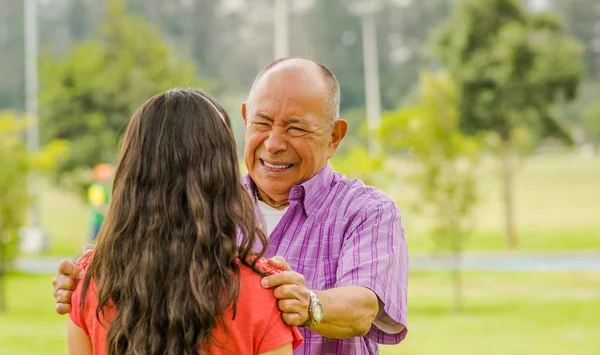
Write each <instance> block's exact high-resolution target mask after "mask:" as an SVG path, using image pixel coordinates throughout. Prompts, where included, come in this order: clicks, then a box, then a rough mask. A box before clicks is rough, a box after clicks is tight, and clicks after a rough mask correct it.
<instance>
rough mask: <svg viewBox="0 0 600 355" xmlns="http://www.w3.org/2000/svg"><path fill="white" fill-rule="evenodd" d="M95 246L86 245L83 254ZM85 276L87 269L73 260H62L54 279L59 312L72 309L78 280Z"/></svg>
mask: <svg viewBox="0 0 600 355" xmlns="http://www.w3.org/2000/svg"><path fill="white" fill-rule="evenodd" d="M93 248H94V247H93V246H91V245H86V246H85V247H84V248H83V255H85V254H86V253H89V252H92V251H93ZM84 276H85V271H84V270H83V269H82V268H80V267H79V266H77V264H76V263H75V262H74V261H72V260H67V259H65V260H62V261H61V262H60V264H58V271H57V272H56V276H54V278H53V279H52V286H54V298H55V300H56V306H55V310H56V313H58V314H61V315H62V314H67V313H69V312H70V311H71V297H72V296H73V291H75V289H76V288H77V282H78V281H79V280H80V279H82V278H83V277H84Z"/></svg>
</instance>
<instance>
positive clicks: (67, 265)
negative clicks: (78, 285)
mask: <svg viewBox="0 0 600 355" xmlns="http://www.w3.org/2000/svg"><path fill="white" fill-rule="evenodd" d="M58 273H59V274H63V275H67V276H71V277H74V278H77V279H82V278H83V277H84V276H85V271H84V270H83V269H82V268H80V267H79V266H77V265H75V263H74V262H73V261H71V260H67V259H64V260H61V262H60V264H59V265H58Z"/></svg>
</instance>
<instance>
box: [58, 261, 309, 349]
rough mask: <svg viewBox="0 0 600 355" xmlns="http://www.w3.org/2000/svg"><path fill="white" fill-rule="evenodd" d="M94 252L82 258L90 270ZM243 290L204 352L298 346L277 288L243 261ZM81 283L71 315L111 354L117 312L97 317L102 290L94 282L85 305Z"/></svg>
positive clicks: (297, 336)
mask: <svg viewBox="0 0 600 355" xmlns="http://www.w3.org/2000/svg"><path fill="white" fill-rule="evenodd" d="M91 255H92V254H91V253H90V254H88V255H87V257H86V260H82V265H81V266H82V267H83V268H84V269H86V270H87V266H88V265H89V262H91V259H92V257H91ZM239 277H240V291H239V298H238V301H237V303H236V314H235V319H232V318H233V308H232V307H229V308H228V309H227V310H226V312H225V313H224V314H223V322H222V323H221V322H219V324H218V325H217V327H216V328H215V329H214V330H213V331H212V334H211V335H212V338H211V341H210V343H209V344H207V346H206V347H204V352H205V353H207V354H211V355H212V354H214V355H221V354H222V355H225V354H227V355H231V354H236V355H250V354H258V353H264V352H267V351H271V350H274V349H277V348H279V347H281V346H283V345H285V344H288V343H290V342H291V343H292V344H293V347H294V348H295V347H296V346H297V345H299V344H300V342H301V341H302V337H301V335H300V333H299V332H298V330H297V329H296V328H295V327H289V326H287V325H286V324H285V323H283V321H282V319H281V312H280V311H279V309H278V307H277V299H276V298H275V296H273V291H272V290H269V289H264V288H263V287H262V286H261V285H260V280H261V277H260V275H258V274H257V273H255V272H254V271H253V270H251V269H250V268H248V267H246V266H244V265H241V263H240V274H239ZM81 286H82V283H80V284H79V286H78V287H77V290H76V291H75V293H74V294H73V299H72V305H73V306H72V310H71V313H70V315H69V317H70V319H71V320H72V321H73V323H75V325H77V326H78V327H80V328H81V329H82V330H83V331H84V332H85V333H86V334H87V335H88V336H89V338H90V339H91V341H92V347H93V353H94V354H100V355H103V354H108V350H107V335H108V325H109V322H110V321H112V320H113V319H114V317H115V315H116V312H115V310H114V309H112V308H105V316H106V319H104V318H103V316H102V314H100V319H101V320H102V322H100V321H99V320H98V318H97V317H96V307H97V306H98V294H97V289H96V285H95V283H91V284H90V287H89V289H88V291H87V293H86V295H85V302H84V308H83V309H82V308H81V302H80V300H81Z"/></svg>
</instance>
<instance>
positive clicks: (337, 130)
mask: <svg viewBox="0 0 600 355" xmlns="http://www.w3.org/2000/svg"><path fill="white" fill-rule="evenodd" d="M347 131H348V122H346V120H342V119H339V120H337V121H335V122H334V124H333V128H332V129H331V144H330V147H331V148H333V149H331V153H330V156H329V157H330V158H331V157H332V156H333V153H334V152H335V150H336V149H337V147H338V146H339V145H340V143H342V139H344V137H345V136H346V132H347Z"/></svg>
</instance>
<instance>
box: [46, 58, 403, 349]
mask: <svg viewBox="0 0 600 355" xmlns="http://www.w3.org/2000/svg"><path fill="white" fill-rule="evenodd" d="M339 105H340V88H339V84H338V82H337V79H336V78H335V76H334V75H333V74H332V73H331V71H329V69H327V68H326V67H324V66H322V65H321V64H318V63H315V62H313V61H310V60H306V59H299V58H288V59H282V60H278V61H276V62H274V63H271V64H270V65H268V66H267V67H266V68H265V69H263V70H262V71H261V72H260V73H259V74H258V76H257V78H256V80H255V82H254V84H253V86H252V89H251V91H250V94H249V96H248V100H247V102H246V103H244V104H243V105H242V116H243V119H244V123H245V127H246V134H245V163H246V166H247V168H248V172H249V173H248V175H246V176H245V177H244V178H243V180H244V181H243V182H244V184H245V185H246V187H247V188H248V190H249V191H250V193H251V194H252V196H253V197H254V199H255V201H256V204H257V207H258V210H259V211H260V214H259V215H260V216H261V218H262V224H263V229H265V231H266V233H267V234H268V235H269V238H270V244H269V247H268V249H267V253H266V255H267V256H268V257H273V259H271V260H270V263H271V264H273V265H275V266H278V267H280V268H282V269H284V270H286V271H284V272H282V273H278V274H275V275H272V276H268V277H265V278H264V279H263V280H262V283H263V286H264V287H267V288H272V289H273V291H274V294H275V296H276V297H277V298H278V299H279V308H280V310H281V312H282V317H283V320H284V321H285V322H286V323H288V324H290V325H298V326H302V327H303V328H302V329H301V331H302V333H303V336H304V338H305V342H304V343H303V344H302V345H301V346H300V347H299V348H297V349H296V350H295V351H294V354H311V355H312V354H315V355H316V354H344V355H346V354H378V353H379V347H378V344H396V343H399V342H400V341H402V340H403V339H404V337H405V336H406V332H407V329H406V324H407V322H406V316H407V281H408V252H407V247H406V241H405V237H404V232H403V229H402V226H401V222H400V215H399V212H398V209H397V207H396V205H395V204H394V203H393V202H392V200H391V199H390V198H389V197H387V196H386V195H385V194H383V193H382V192H381V191H379V190H377V189H375V188H373V187H369V186H366V185H364V184H363V183H362V182H360V181H357V180H349V179H347V178H346V177H344V176H343V175H341V174H339V173H336V172H334V171H333V170H332V168H331V166H330V165H329V162H328V160H329V158H331V157H332V156H333V154H334V152H335V151H336V149H337V147H338V146H339V144H340V143H341V141H342V139H343V138H344V136H345V134H346V129H347V123H346V121H344V120H342V119H340V118H339ZM78 271H79V270H78V269H76V267H74V266H73V265H72V263H70V262H66V261H65V262H63V263H62V264H61V267H59V273H58V275H57V277H56V278H55V281H54V284H55V296H56V299H57V303H58V304H57V311H58V312H59V313H65V312H68V309H69V308H70V305H69V303H70V293H69V292H70V291H69V290H70V289H72V288H74V286H73V284H74V283H75V282H74V281H73V278H72V277H71V276H68V275H77V273H78Z"/></svg>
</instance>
